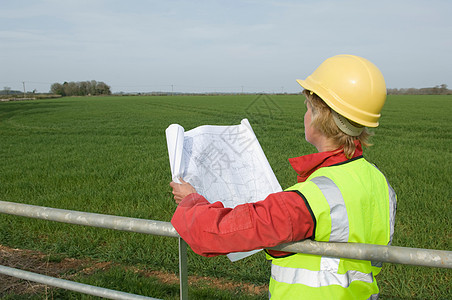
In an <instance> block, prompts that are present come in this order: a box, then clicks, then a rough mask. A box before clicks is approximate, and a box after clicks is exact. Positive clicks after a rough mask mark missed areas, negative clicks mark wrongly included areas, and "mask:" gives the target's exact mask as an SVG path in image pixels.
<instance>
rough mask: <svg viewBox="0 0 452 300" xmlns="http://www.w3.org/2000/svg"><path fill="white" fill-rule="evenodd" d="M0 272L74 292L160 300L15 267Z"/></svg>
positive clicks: (120, 297)
mask: <svg viewBox="0 0 452 300" xmlns="http://www.w3.org/2000/svg"><path fill="white" fill-rule="evenodd" d="M0 274H3V275H8V276H13V277H17V278H20V279H24V280H29V281H34V282H39V283H42V284H46V285H51V286H54V287H57V288H62V289H66V290H70V291H74V292H79V293H83V294H87V295H92V296H98V297H102V298H106V299H121V300H158V299H156V298H151V297H145V296H140V295H135V294H129V293H124V292H120V291H116V290H110V289H106V288H101V287H97V286H92V285H88V284H84V283H79V282H75V281H69V280H65V279H60V278H55V277H51V276H46V275H42V274H37V273H33V272H28V271H23V270H19V269H15V268H10V267H5V266H0Z"/></svg>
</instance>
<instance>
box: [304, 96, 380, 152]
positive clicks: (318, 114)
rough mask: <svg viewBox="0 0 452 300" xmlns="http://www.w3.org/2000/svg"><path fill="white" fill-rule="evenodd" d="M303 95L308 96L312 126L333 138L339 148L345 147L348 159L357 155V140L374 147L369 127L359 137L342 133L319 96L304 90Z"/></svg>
mask: <svg viewBox="0 0 452 300" xmlns="http://www.w3.org/2000/svg"><path fill="white" fill-rule="evenodd" d="M303 94H304V95H305V96H306V103H307V105H309V107H310V108H311V125H312V126H313V127H314V128H316V129H317V130H319V131H320V132H321V133H322V134H324V135H325V136H326V137H328V138H331V139H332V141H333V142H334V143H335V144H336V145H337V146H338V147H343V148H344V154H345V156H346V157H347V158H352V157H353V154H354V153H355V150H356V145H355V142H354V141H355V140H358V141H360V142H361V145H363V146H365V147H370V146H372V144H370V143H369V141H368V140H369V138H370V137H371V136H372V135H373V134H372V133H370V132H369V130H368V129H367V127H364V130H363V132H361V134H360V135H358V136H350V135H348V134H346V133H344V132H342V131H341V130H340V129H339V127H337V125H336V123H335V122H334V119H333V115H332V114H331V108H330V107H329V106H328V105H327V104H326V103H325V102H324V101H323V100H322V99H321V98H320V97H319V96H318V95H316V94H315V93H313V92H311V91H308V90H304V91H303ZM348 121H349V122H350V123H352V124H353V125H355V126H361V125H359V124H356V123H355V122H353V121H350V120H348Z"/></svg>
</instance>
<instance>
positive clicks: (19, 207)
mask: <svg viewBox="0 0 452 300" xmlns="http://www.w3.org/2000/svg"><path fill="white" fill-rule="evenodd" d="M0 213H5V214H11V215H17V216H24V217H30V218H37V219H44V220H49V221H57V222H63V223H70V224H77V225H85V226H93V227H102V228H109V229H116V230H122V231H130V232H138V233H146V234H153V235H160V236H169V237H178V238H179V273H180V274H179V275H180V287H181V294H180V295H181V299H188V279H187V257H186V255H187V253H186V244H185V242H184V241H183V240H182V239H180V236H179V234H178V233H177V232H176V230H175V229H174V227H173V226H172V225H171V223H169V222H162V221H154V220H145V219H137V218H128V217H119V216H112V215H103V214H96V213H87V212H80V211H72V210H65V209H57V208H50V207H42V206H35V205H29V204H21V203H13V202H6V201H0ZM272 249H274V250H281V251H287V252H297V253H308V254H317V255H322V256H330V257H344V258H352V259H364V260H371V261H379V262H388V263H397V264H407V265H415V266H426V267H437V268H452V251H444V250H431V249H419V248H405V247H395V246H381V245H369V244H352V243H326V242H315V241H310V240H305V241H300V242H296V243H289V244H284V245H279V246H276V247H273V248H272ZM5 268H8V267H4V268H0V273H2V272H3V274H6V273H7V272H10V273H18V272H15V271H12V270H9V269H5ZM2 270H3V271H2ZM5 270H6V271H5ZM14 270H15V269H14ZM17 271H20V270H17ZM5 272H6V273H5ZM23 272H25V271H23ZM19 273H20V272H19ZM22 274H25V273H22ZM36 275H38V277H39V275H40V274H36ZM12 276H14V275H12ZM27 276H29V274H27ZM40 276H44V275H40ZM17 277H19V276H17ZM41 278H42V277H41ZM30 280H32V279H30ZM46 282H47V284H49V285H52V284H51V283H49V281H46ZM65 284H66V283H65ZM75 284H77V283H75ZM90 287H91V289H94V290H96V289H102V288H97V287H92V286H90ZM99 292H101V291H100V290H99Z"/></svg>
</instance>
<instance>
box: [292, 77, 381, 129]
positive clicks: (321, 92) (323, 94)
mask: <svg viewBox="0 0 452 300" xmlns="http://www.w3.org/2000/svg"><path fill="white" fill-rule="evenodd" d="M296 81H297V82H298V84H299V85H301V86H302V87H303V88H304V89H306V90H309V91H312V92H314V93H315V94H316V95H318V96H319V97H320V98H321V99H322V100H323V101H324V102H325V103H326V104H327V105H328V106H329V107H330V108H331V109H332V110H334V111H335V112H337V113H338V114H340V115H342V116H344V117H346V118H348V119H351V120H353V121H354V122H356V123H358V124H360V125H363V126H366V127H377V126H378V125H379V122H378V119H379V117H380V115H375V116H373V118H374V119H375V120H377V121H375V122H369V121H366V120H364V119H362V118H359V119H357V118H356V117H352V116H349V113H347V111H345V110H343V109H341V108H340V107H338V106H337V105H334V101H331V100H330V99H335V102H342V101H341V99H340V98H339V97H338V96H336V95H334V94H333V93H332V92H331V91H328V90H327V89H325V88H323V87H322V86H320V85H319V84H315V83H311V82H310V81H311V80H310V76H309V77H308V78H306V80H301V79H297V80H296Z"/></svg>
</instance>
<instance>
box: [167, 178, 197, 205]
mask: <svg viewBox="0 0 452 300" xmlns="http://www.w3.org/2000/svg"><path fill="white" fill-rule="evenodd" d="M179 180H180V182H181V183H176V182H174V181H173V182H171V183H170V186H171V187H172V188H173V195H174V200H175V201H176V204H177V205H179V203H181V201H182V199H184V198H185V197H186V196H188V195H190V194H193V193H196V190H195V188H194V187H193V186H192V185H191V184H190V183H188V182H185V181H184V180H183V179H182V178H179Z"/></svg>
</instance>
